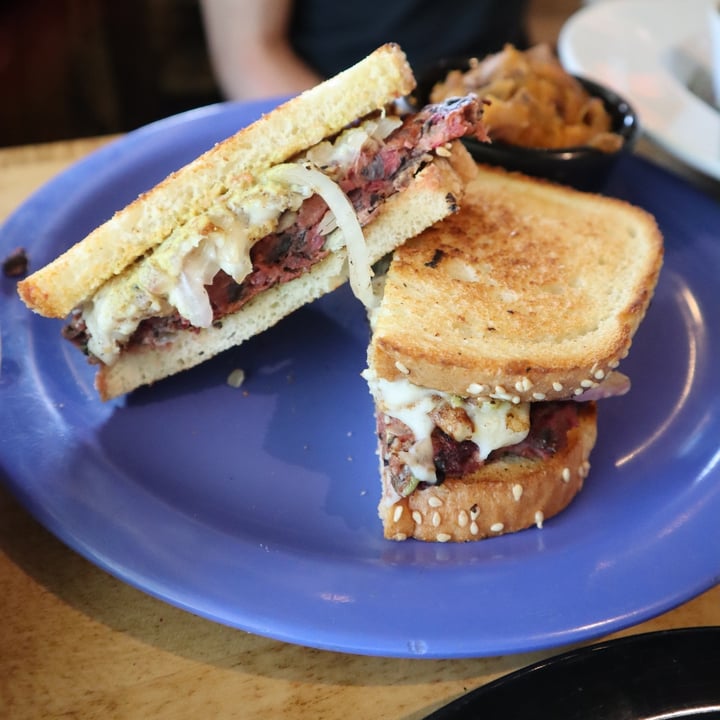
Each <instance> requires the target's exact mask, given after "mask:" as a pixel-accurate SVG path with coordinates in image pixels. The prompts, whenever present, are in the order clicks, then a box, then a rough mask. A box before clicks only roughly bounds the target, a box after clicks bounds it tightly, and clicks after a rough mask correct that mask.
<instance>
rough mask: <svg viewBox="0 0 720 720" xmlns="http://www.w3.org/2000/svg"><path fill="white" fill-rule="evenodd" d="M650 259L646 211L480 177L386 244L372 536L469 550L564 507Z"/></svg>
mask: <svg viewBox="0 0 720 720" xmlns="http://www.w3.org/2000/svg"><path fill="white" fill-rule="evenodd" d="M662 257H663V241H662V236H661V234H660V231H659V229H658V227H657V224H656V222H655V220H654V219H653V218H652V217H651V216H650V215H649V214H648V213H646V212H645V211H644V210H642V209H639V208H637V207H634V206H632V205H630V204H627V203H625V202H622V201H619V200H616V199H611V198H607V197H601V196H598V195H591V194H586V193H581V192H578V191H574V190H571V189H569V188H566V187H563V186H559V185H553V184H551V183H547V182H543V181H541V180H534V179H530V178H527V177H525V176H522V175H519V174H512V173H506V172H504V171H502V170H499V169H490V168H484V167H482V168H480V169H479V174H478V176H477V177H476V178H475V179H474V180H471V181H470V182H469V183H468V185H467V186H466V189H465V195H464V200H463V205H462V208H461V210H460V211H459V212H458V213H457V214H455V215H453V216H451V217H448V218H446V219H445V220H443V221H442V222H440V223H438V224H437V225H435V226H433V227H431V228H429V229H427V230H425V231H424V232H423V233H421V234H420V235H419V236H417V237H416V238H413V239H411V240H409V241H408V242H407V243H406V244H405V245H403V246H402V247H400V248H398V249H397V250H396V251H395V253H394V255H393V259H392V261H391V263H390V265H389V268H388V271H387V274H386V275H385V276H384V278H383V281H384V293H383V297H382V301H381V302H380V305H379V306H378V307H377V308H376V309H375V310H374V311H373V312H372V313H371V324H372V338H371V341H370V345H369V349H368V368H367V370H366V371H365V376H366V379H367V381H368V383H369V387H370V391H371V393H372V395H373V397H374V401H375V405H376V417H377V431H378V454H379V457H380V472H381V477H382V498H381V501H380V505H379V514H380V517H381V519H382V523H383V528H384V534H385V537H386V538H389V539H393V540H405V539H407V538H416V539H419V540H426V541H440V542H447V541H469V540H479V539H481V538H486V537H489V536H494V535H500V534H503V533H508V532H514V531H518V530H521V529H523V528H527V527H530V526H533V525H537V526H542V524H543V522H544V521H545V520H547V519H548V518H550V517H552V516H553V515H555V514H557V513H558V512H560V511H561V510H563V509H564V508H565V507H567V505H568V504H569V503H570V502H571V500H572V499H573V498H574V497H575V496H576V494H577V493H578V492H579V491H580V489H581V488H582V486H583V482H584V480H585V478H586V476H587V474H588V470H589V467H590V465H589V458H590V452H591V450H592V448H593V446H594V444H595V440H596V434H597V401H599V400H601V399H602V398H605V397H609V396H612V395H618V394H622V393H624V392H626V391H627V390H628V389H629V379H628V378H627V377H626V376H625V375H624V374H622V373H621V371H620V370H619V369H618V367H619V366H620V363H621V361H622V360H623V358H624V357H626V355H627V353H628V350H629V348H630V345H631V342H632V338H633V335H634V333H635V331H636V330H637V328H638V325H639V324H640V322H641V320H642V318H643V317H644V315H645V312H646V310H647V308H648V305H649V303H650V300H651V298H652V295H653V292H654V289H655V286H656V283H657V279H658V275H659V272H660V268H661V265H662Z"/></svg>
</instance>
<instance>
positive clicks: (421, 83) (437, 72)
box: [410, 59, 640, 191]
mask: <svg viewBox="0 0 720 720" xmlns="http://www.w3.org/2000/svg"><path fill="white" fill-rule="evenodd" d="M468 66H469V60H468V59H462V60H455V61H450V60H445V61H441V62H440V63H438V64H437V65H435V66H433V67H432V68H430V69H429V70H428V71H427V72H425V73H423V74H422V75H421V76H420V78H419V80H418V85H417V88H416V89H415V91H414V92H413V95H412V98H411V99H410V101H411V103H413V104H416V105H418V106H422V105H424V104H426V103H427V102H429V97H430V93H431V91H432V88H433V86H434V85H435V84H436V83H438V82H440V81H442V80H444V79H445V77H446V75H447V74H448V72H449V71H450V70H462V71H465V70H467V69H468ZM575 77H576V78H577V79H578V80H579V81H580V83H581V84H582V85H583V87H584V88H585V89H586V90H587V91H588V93H589V94H590V95H592V96H594V97H599V98H601V99H602V101H603V104H604V106H605V109H606V110H607V112H608V114H609V115H610V117H611V118H612V131H613V132H615V133H617V134H618V135H620V136H621V137H622V138H623V144H622V147H621V148H620V149H619V150H618V151H617V152H614V153H608V152H602V151H601V150H597V149H595V148H592V147H587V146H578V147H567V148H557V149H544V148H525V147H519V146H517V145H508V144H505V143H501V142H494V143H484V142H480V141H479V140H474V139H470V138H469V139H465V140H464V141H463V142H464V143H465V146H466V147H467V148H468V150H469V151H470V153H471V154H472V156H473V157H474V158H475V160H476V161H477V162H481V163H486V164H488V165H499V166H501V167H504V168H506V169H508V170H516V171H519V172H523V173H525V174H527V175H533V176H536V177H543V178H547V179H549V180H553V181H555V182H560V183H564V184H566V185H572V186H573V187H576V188H579V189H581V190H595V191H597V190H600V189H602V187H603V185H604V184H605V182H606V180H607V178H608V175H609V174H610V171H611V170H612V168H613V166H614V165H615V163H616V162H617V160H618V158H619V157H620V156H621V155H623V154H624V153H628V152H630V151H631V150H632V147H633V145H634V144H635V141H636V140H637V137H638V135H639V130H640V126H639V124H638V118H637V115H636V113H635V111H634V110H633V108H632V107H631V106H630V104H629V103H628V102H627V101H626V100H624V99H623V98H622V97H620V96H619V95H618V94H617V93H615V92H613V91H612V90H610V89H609V88H606V87H604V86H603V85H599V84H598V83H596V82H593V81H592V80H587V79H585V78H582V77H578V76H575Z"/></svg>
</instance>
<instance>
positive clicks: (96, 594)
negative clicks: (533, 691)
mask: <svg viewBox="0 0 720 720" xmlns="http://www.w3.org/2000/svg"><path fill="white" fill-rule="evenodd" d="M102 142H105V140H101V139H98V140H82V141H74V142H61V143H55V144H50V145H42V146H27V147H19V148H9V149H5V150H1V149H0V220H2V219H4V218H5V217H6V216H7V215H8V214H9V213H10V212H11V211H12V210H13V209H14V208H15V207H16V206H17V205H18V204H19V203H20V202H21V201H22V200H23V199H24V198H26V197H27V196H28V195H29V194H30V193H31V192H32V191H33V190H35V189H36V188H37V187H39V186H40V185H41V184H42V183H44V182H45V181H46V180H48V179H49V178H50V177H52V176H53V175H54V174H56V173H57V172H59V171H60V170H61V169H63V168H64V167H65V166H67V165H68V164H69V163H71V162H72V161H74V160H76V159H78V158H80V157H82V156H83V155H84V154H86V153H87V152H89V151H90V150H92V149H94V148H95V147H98V146H99V145H100V144H101V143H102ZM708 186H709V187H712V188H717V185H716V184H714V183H708ZM0 448H2V444H1V443H0ZM1 464H2V450H1V449H0V467H1ZM528 602H532V599H531V598H528ZM388 612H392V608H388ZM0 618H2V620H0V718H3V719H4V718H11V719H12V720H24V719H26V718H27V719H32V720H35V719H37V718H57V719H58V720H60V719H62V720H69V719H71V718H77V719H82V720H96V719H100V718H102V719H103V720H107V719H108V718H132V719H135V718H160V719H165V718H167V719H168V720H185V719H188V720H189V719H192V720H196V719H197V718H232V717H237V718H276V717H288V718H299V719H300V720H302V719H304V718H307V719H308V720H309V719H310V718H313V720H320V719H322V718H353V719H358V720H363V719H364V718H368V719H370V718H372V719H373V720H378V719H379V718H388V719H389V720H400V719H402V720H409V719H419V718H422V717H424V716H425V715H426V714H427V713H429V712H431V711H432V710H434V709H436V708H438V707H439V706H441V705H443V704H445V703H446V702H448V701H450V700H451V699H453V698H454V697H456V696H458V695H460V694H462V693H463V692H465V691H467V690H469V689H471V688H474V687H476V686H478V685H481V684H483V683H486V682H488V681H490V680H493V679H495V678H497V677H499V676H500V675H503V674H505V673H508V672H510V671H513V670H516V669H518V668H520V667H523V666H524V665H527V664H529V663H531V662H533V661H535V660H538V659H540V658H541V657H545V656H548V655H551V654H555V653H557V652H560V651H562V650H565V649H567V648H556V649H554V650H552V651H547V652H537V653H530V654H524V655H515V656H506V657H497V658H478V659H468V660H409V659H408V660H396V659H384V658H372V657H361V656H352V655H343V654H336V653H330V652H324V651H318V650H312V649H307V648H301V647H297V646H293V645H287V644H284V643H281V642H276V641H273V640H268V639H265V638H262V637H257V636H253V635H250V634H247V633H244V632H240V631H237V630H233V629H230V628H226V627H223V626H220V625H216V624H214V623H212V622H209V621H207V620H203V619H200V618H198V617H195V616H193V615H191V614H189V613H187V612H184V611H182V610H178V609H176V608H173V607H170V606H169V605H166V604H164V603H162V602H160V601H158V600H155V599H153V598H151V597H149V596H147V595H145V594H144V593H142V592H140V591H138V590H135V589H134V588H131V587H129V586H128V585H125V584H123V583H122V582H120V581H118V580H116V579H114V578H113V577H111V576H110V575H108V574H107V573H105V572H104V571H102V570H100V569H98V568H96V567H95V566H93V565H91V564H90V563H89V562H87V561H86V560H84V559H83V558H81V557H80V556H78V555H77V554H76V553H74V552H73V551H71V550H69V549H68V548H66V547H65V546H64V545H63V544H61V543H60V542H59V541H58V540H57V539H55V538H54V537H53V536H52V535H50V533H48V532H47V531H46V530H45V529H44V528H42V527H41V526H40V525H39V524H38V523H36V522H35V521H34V520H33V519H32V518H31V517H30V516H29V515H28V514H27V512H26V511H25V510H24V509H23V508H22V507H21V506H20V505H19V503H18V502H17V501H16V500H15V499H14V498H13V497H12V495H11V494H10V493H9V492H8V491H7V490H6V489H5V488H4V486H3V485H2V483H0ZM697 625H720V587H715V588H713V589H711V590H709V591H708V592H706V593H704V594H703V595H701V596H699V597H697V598H695V599H693V600H691V601H690V602H688V603H687V604H685V605H683V606H681V607H679V608H676V609H675V610H673V611H671V612H668V613H666V614H664V615H661V616H660V617H657V618H655V619H653V620H651V621H649V622H645V623H643V624H641V625H637V626H635V627H632V628H629V629H628V630H626V631H624V632H622V633H618V635H629V634H634V633H639V632H644V631H650V630H660V629H666V628H676V627H689V626H697Z"/></svg>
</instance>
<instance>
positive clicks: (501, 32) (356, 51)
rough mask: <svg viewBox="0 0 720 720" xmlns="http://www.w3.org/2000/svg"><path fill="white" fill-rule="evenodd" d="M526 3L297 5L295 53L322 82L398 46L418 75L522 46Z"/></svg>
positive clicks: (333, 0) (438, 0)
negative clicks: (386, 46) (450, 61)
mask: <svg viewBox="0 0 720 720" xmlns="http://www.w3.org/2000/svg"><path fill="white" fill-rule="evenodd" d="M526 5H527V0H469V1H468V0H462V1H461V0H457V1H455V2H443V1H442V0H296V2H295V5H294V9H293V16H292V21H291V27H290V40H291V44H292V46H293V47H294V49H295V51H296V52H297V53H298V55H300V57H302V58H303V59H304V60H305V62H307V63H308V64H309V65H310V66H311V67H313V68H314V69H315V70H316V71H317V72H319V73H320V74H321V75H323V76H324V77H330V76H332V75H335V74H336V73H337V72H339V71H340V70H344V69H345V68H346V67H349V66H350V65H352V64H354V63H355V62H357V61H359V60H361V59H362V58H364V57H365V56H366V55H368V54H369V53H371V52H372V51H373V50H374V49H375V48H377V47H379V46H380V45H382V44H383V43H386V42H396V43H398V44H399V45H400V46H401V47H402V49H403V50H404V51H405V53H406V54H407V56H408V60H409V61H410V64H411V65H412V67H413V70H414V71H415V74H416V75H420V74H422V72H423V69H424V68H426V67H427V66H429V65H431V64H433V63H434V62H435V61H437V60H439V59H441V58H450V57H456V56H468V55H477V56H479V57H482V56H483V55H486V54H487V53H490V52H495V51H497V50H500V49H501V48H502V46H503V45H504V44H505V43H506V42H511V43H513V44H514V45H516V46H517V47H521V48H523V47H526V46H527V39H526V35H525V10H526Z"/></svg>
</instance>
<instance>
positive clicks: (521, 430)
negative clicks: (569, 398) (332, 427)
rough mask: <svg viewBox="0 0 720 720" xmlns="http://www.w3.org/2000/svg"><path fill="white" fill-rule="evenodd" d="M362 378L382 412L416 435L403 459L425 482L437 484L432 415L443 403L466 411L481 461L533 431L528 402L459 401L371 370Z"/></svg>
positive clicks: (462, 399)
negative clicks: (432, 437)
mask: <svg viewBox="0 0 720 720" xmlns="http://www.w3.org/2000/svg"><path fill="white" fill-rule="evenodd" d="M363 376H364V377H365V379H366V380H367V382H368V385H369V387H370V392H371V393H372V395H373V397H374V398H375V402H376V404H377V406H378V408H379V410H380V412H383V413H384V414H385V415H388V416H390V417H393V418H396V419H397V420H399V421H400V422H402V423H403V424H405V425H406V426H407V427H408V428H409V429H410V430H411V431H412V433H413V435H414V436H415V441H414V444H413V446H412V448H411V449H410V450H409V451H408V452H406V453H405V454H404V455H403V456H402V458H401V459H402V460H403V461H404V462H406V463H407V465H408V466H409V468H410V471H411V472H412V474H413V476H414V477H416V478H417V479H418V480H420V481H423V482H429V483H434V482H437V477H436V475H435V466H434V463H433V452H432V441H431V434H432V431H433V429H434V427H435V423H434V421H433V419H432V417H431V414H432V413H433V411H434V410H435V409H436V408H439V407H441V406H442V405H444V404H449V405H452V406H453V407H460V408H462V409H463V410H464V411H465V413H466V414H467V416H468V418H469V420H470V422H471V424H472V428H473V430H472V434H471V437H470V439H471V440H472V442H474V443H475V445H477V448H478V452H479V454H480V458H481V459H482V460H484V459H485V458H486V457H487V456H488V455H489V454H490V453H491V452H492V451H493V450H496V449H498V448H502V447H506V446H508V445H514V444H516V443H519V442H521V441H522V440H524V439H525V437H526V436H527V434H528V431H529V430H530V405H529V403H519V404H514V403H512V402H506V401H502V400H487V401H483V400H480V399H474V398H460V397H458V396H457V395H450V394H448V393H444V392H441V391H439V390H430V389H428V388H423V387H420V386H418V385H415V384H413V383H411V382H410V381H409V380H407V379H405V378H399V379H397V380H385V379H383V378H378V377H377V376H375V375H374V374H373V373H372V372H371V371H370V370H366V371H365V372H364V373H363Z"/></svg>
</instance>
